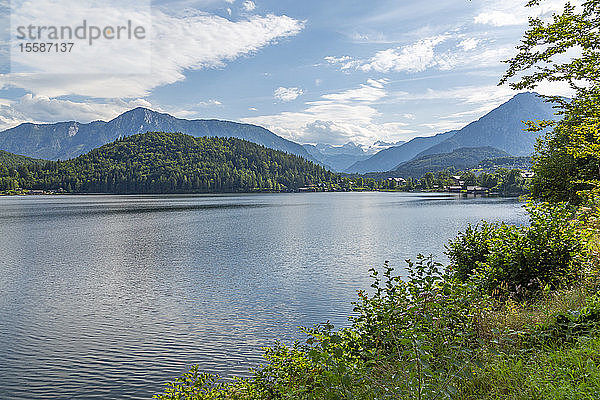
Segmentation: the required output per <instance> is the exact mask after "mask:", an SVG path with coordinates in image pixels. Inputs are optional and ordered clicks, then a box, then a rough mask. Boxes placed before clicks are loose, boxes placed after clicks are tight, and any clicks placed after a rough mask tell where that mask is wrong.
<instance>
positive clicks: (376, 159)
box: [344, 131, 455, 174]
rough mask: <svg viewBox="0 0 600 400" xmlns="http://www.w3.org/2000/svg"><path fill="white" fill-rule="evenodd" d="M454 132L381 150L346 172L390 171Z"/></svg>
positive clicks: (422, 138) (418, 138)
mask: <svg viewBox="0 0 600 400" xmlns="http://www.w3.org/2000/svg"><path fill="white" fill-rule="evenodd" d="M454 134H455V131H450V132H446V133H440V134H437V135H435V136H428V137H416V138H414V139H412V140H410V141H408V142H406V143H404V144H403V145H401V146H396V147H390V148H387V149H385V150H381V151H380V152H378V153H377V154H375V155H373V156H371V157H370V158H368V159H366V160H364V161H358V162H356V163H354V164H353V165H351V166H350V167H349V168H347V169H346V170H345V171H344V172H348V173H359V174H364V173H368V172H385V171H390V170H392V169H394V168H395V167H397V166H398V165H399V164H401V163H403V162H405V161H409V160H411V159H413V158H414V157H415V156H416V155H417V154H419V153H420V152H422V151H424V150H426V149H428V148H430V147H431V146H434V145H436V144H438V143H441V142H443V141H444V140H446V139H448V138H449V137H451V136H453V135H454Z"/></svg>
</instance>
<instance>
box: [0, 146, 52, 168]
mask: <svg viewBox="0 0 600 400" xmlns="http://www.w3.org/2000/svg"><path fill="white" fill-rule="evenodd" d="M45 162H46V160H38V159H36V158H30V157H25V156H20V155H18V154H12V153H9V152H8V151H4V150H0V165H3V166H5V167H6V168H17V167H18V166H19V165H24V164H25V165H31V164H44V163H45Z"/></svg>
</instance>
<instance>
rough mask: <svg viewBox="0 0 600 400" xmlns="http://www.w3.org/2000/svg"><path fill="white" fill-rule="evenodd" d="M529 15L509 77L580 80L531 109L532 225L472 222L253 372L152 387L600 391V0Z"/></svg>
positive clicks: (468, 395)
mask: <svg viewBox="0 0 600 400" xmlns="http://www.w3.org/2000/svg"><path fill="white" fill-rule="evenodd" d="M542 3H543V0H532V1H530V2H529V3H528V6H529V7H537V6H540V4H542ZM529 24H530V27H529V29H528V30H527V31H526V32H525V34H524V37H523V40H522V42H521V44H520V45H519V46H518V47H517V50H518V54H517V55H516V56H515V57H513V58H512V59H511V60H508V61H507V63H508V70H507V72H506V74H505V75H504V76H503V77H502V79H501V83H503V84H504V83H508V84H510V86H511V87H512V88H513V89H516V90H523V89H527V90H533V89H534V88H535V87H536V86H537V85H538V84H540V83H547V82H548V81H553V82H563V83H566V84H568V85H569V86H570V87H571V88H573V90H574V91H575V92H576V94H575V96H574V97H573V98H571V99H565V98H563V97H558V96H557V97H547V100H548V101H551V102H552V103H553V104H554V106H555V108H556V109H557V113H558V114H559V115H560V116H561V117H562V119H561V120H560V121H528V122H526V126H527V128H528V130H530V131H533V132H540V131H542V130H544V131H545V133H544V135H543V136H542V137H541V139H539V140H538V144H537V146H536V153H535V155H534V158H533V172H534V175H533V176H532V179H531V185H530V187H531V197H530V200H529V201H528V205H527V210H528V213H529V220H530V223H529V225H528V226H514V225H509V224H505V223H496V224H492V223H487V222H485V221H482V222H481V223H480V224H478V225H476V226H468V227H465V228H464V229H463V230H462V232H459V233H458V235H457V236H456V238H455V239H453V240H451V241H450V242H449V243H448V244H447V246H446V254H447V256H448V259H449V264H448V265H446V266H443V265H441V264H439V263H437V262H435V260H434V259H433V258H432V257H431V256H430V257H426V256H423V255H419V256H418V257H417V258H416V260H414V261H410V260H409V261H407V266H406V271H407V277H405V278H401V276H399V275H396V274H394V269H393V268H392V267H391V266H389V265H387V264H385V265H384V266H383V268H379V269H372V270H371V277H372V279H373V284H372V285H371V288H370V289H369V290H368V291H360V292H359V293H358V298H357V300H356V302H354V303H353V304H354V314H353V315H352V316H350V317H349V320H350V324H351V325H350V327H349V328H345V329H337V330H336V329H335V328H334V327H333V326H332V325H331V324H329V323H327V322H326V323H324V324H321V325H317V326H315V327H312V328H303V332H304V333H305V340H303V341H299V342H296V343H294V344H292V345H285V344H282V343H275V344H274V345H273V346H271V347H269V348H266V349H264V350H265V353H264V358H265V364H264V365H262V366H260V367H258V368H256V369H254V370H253V371H252V373H251V376H250V377H249V378H246V379H236V380H234V381H233V382H224V381H222V380H220V379H219V377H216V376H213V375H210V374H206V373H203V372H201V371H199V370H198V368H197V367H192V369H191V370H190V371H189V372H186V373H185V374H183V375H182V376H180V377H178V378H176V379H175V380H174V381H173V382H171V383H168V384H167V385H166V387H165V390H164V392H163V393H161V394H157V395H156V396H155V398H156V399H161V400H162V399H196V400H202V399H240V400H249V399H256V400H276V399H277V400H279V399H282V400H283V399H306V400H312V399H332V400H333V399H348V400H349V399H365V400H367V399H369V400H372V399H416V400H424V399H427V400H440V399H461V400H470V399H473V400H475V399H489V400H491V399H498V400H499V399H513V400H517V399H522V400H525V399H556V400H558V399H589V400H592V399H598V398H600V292H599V291H600V87H599V86H598V82H599V81H600V70H598V68H597V60H598V59H599V57H600V55H599V52H598V45H597V43H598V32H597V28H598V26H599V25H600V0H587V1H585V2H583V4H582V5H581V7H579V8H576V7H575V6H572V5H570V4H566V5H565V6H564V9H563V11H562V12H561V13H560V14H555V15H553V18H552V19H550V20H542V19H540V18H530V20H529ZM574 48H576V49H577V50H578V52H577V54H578V56H575V57H574V58H569V57H564V56H565V55H570V54H573V53H572V52H571V50H573V49H574ZM565 60H567V61H565Z"/></svg>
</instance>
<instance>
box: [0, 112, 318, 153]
mask: <svg viewBox="0 0 600 400" xmlns="http://www.w3.org/2000/svg"><path fill="white" fill-rule="evenodd" d="M152 131H162V132H180V133H185V134H188V135H192V136H196V137H200V136H216V137H235V138H238V139H243V140H247V141H250V142H253V143H257V144H260V145H263V146H265V147H268V148H270V149H274V150H281V151H285V152H287V153H290V154H295V155H298V156H300V157H304V158H306V159H308V160H311V161H314V159H313V158H312V157H311V156H310V155H309V154H308V153H307V152H306V150H305V149H304V148H303V147H302V146H301V145H299V144H297V143H294V142H291V141H289V140H286V139H284V138H282V137H279V136H277V135H275V134H274V133H272V132H270V131H268V130H267V129H265V128H262V127H260V126H256V125H248V124H240V123H236V122H228V121H218V120H186V119H180V118H175V117H173V116H171V115H169V114H163V113H159V112H156V111H151V110H148V109H146V108H141V107H140V108H136V109H133V110H130V111H127V112H125V113H123V114H121V115H119V116H118V117H116V118H115V119H113V120H111V121H109V122H104V121H94V122H90V123H88V124H81V123H79V122H74V121H71V122H59V123H55V124H32V123H25V124H21V125H19V126H17V127H14V128H11V129H7V130H5V131H3V132H0V149H3V150H6V151H9V152H11V153H16V154H22V155H25V156H30V157H35V158H45V159H50V160H56V159H61V160H65V159H70V158H73V157H77V156H78V155H80V154H83V153H86V152H88V151H90V150H92V149H94V148H96V147H99V146H102V145H104V144H106V143H110V142H112V141H114V140H115V139H118V138H123V137H127V136H131V135H135V134H138V133H145V132H152Z"/></svg>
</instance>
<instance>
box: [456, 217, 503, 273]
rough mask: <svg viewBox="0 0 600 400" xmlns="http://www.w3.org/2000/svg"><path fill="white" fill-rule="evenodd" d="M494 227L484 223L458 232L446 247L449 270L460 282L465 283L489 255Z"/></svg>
mask: <svg viewBox="0 0 600 400" xmlns="http://www.w3.org/2000/svg"><path fill="white" fill-rule="evenodd" d="M494 229H495V226H494V225H492V224H489V223H488V222H486V221H482V223H481V224H478V225H475V226H472V225H470V224H469V226H467V229H465V232H464V233H463V232H459V233H458V236H457V237H456V239H455V240H454V241H450V242H449V243H448V244H447V245H446V253H445V254H446V255H447V256H448V258H449V259H450V266H449V268H450V270H451V271H454V273H455V275H456V277H457V278H458V279H459V280H461V281H463V282H464V281H467V280H468V279H469V277H470V276H471V275H472V274H473V271H474V270H475V269H477V268H478V267H479V265H480V263H482V262H484V261H486V260H487V256H488V255H489V254H490V250H489V241H490V236H491V234H492V233H493V232H494Z"/></svg>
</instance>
